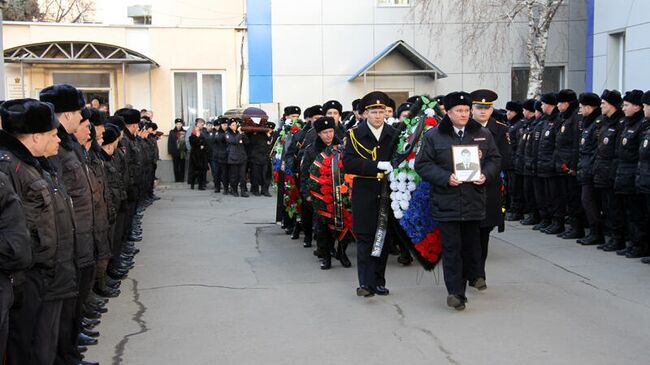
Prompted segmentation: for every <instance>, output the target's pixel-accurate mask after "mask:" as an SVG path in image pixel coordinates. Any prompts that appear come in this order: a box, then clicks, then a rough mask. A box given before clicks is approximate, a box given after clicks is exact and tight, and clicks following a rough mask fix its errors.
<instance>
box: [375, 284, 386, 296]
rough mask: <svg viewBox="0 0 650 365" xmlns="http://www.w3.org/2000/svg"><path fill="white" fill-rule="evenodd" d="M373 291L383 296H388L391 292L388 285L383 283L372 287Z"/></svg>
mask: <svg viewBox="0 0 650 365" xmlns="http://www.w3.org/2000/svg"><path fill="white" fill-rule="evenodd" d="M372 291H374V292H375V294H377V295H381V296H386V295H388V294H390V291H389V290H388V289H386V287H385V286H383V285H377V286H376V287H374V288H372Z"/></svg>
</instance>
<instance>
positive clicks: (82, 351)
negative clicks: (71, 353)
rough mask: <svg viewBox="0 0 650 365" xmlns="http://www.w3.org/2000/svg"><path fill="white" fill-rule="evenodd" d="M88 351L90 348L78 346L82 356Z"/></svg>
mask: <svg viewBox="0 0 650 365" xmlns="http://www.w3.org/2000/svg"><path fill="white" fill-rule="evenodd" d="M86 351H88V347H86V346H77V352H79V353H80V354H83V353H84V352H86Z"/></svg>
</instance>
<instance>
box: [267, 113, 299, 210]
mask: <svg viewBox="0 0 650 365" xmlns="http://www.w3.org/2000/svg"><path fill="white" fill-rule="evenodd" d="M301 128H302V122H301V120H300V119H298V118H294V119H293V120H287V121H285V124H284V127H283V128H282V130H281V131H280V135H279V136H278V140H277V141H276V143H275V145H274V146H273V152H274V156H273V180H274V181H275V184H276V186H277V184H278V181H279V180H280V173H284V189H283V190H282V191H283V194H284V195H283V196H282V202H283V204H284V210H285V211H286V212H287V215H288V216H289V217H290V218H296V219H300V212H301V208H300V202H301V199H300V191H299V189H298V186H297V185H296V180H295V177H294V176H293V171H291V169H290V167H289V166H287V165H285V166H284V172H282V154H283V152H284V143H285V141H286V139H287V137H289V136H291V135H294V134H296V133H297V132H298V131H299V130H300V129H301Z"/></svg>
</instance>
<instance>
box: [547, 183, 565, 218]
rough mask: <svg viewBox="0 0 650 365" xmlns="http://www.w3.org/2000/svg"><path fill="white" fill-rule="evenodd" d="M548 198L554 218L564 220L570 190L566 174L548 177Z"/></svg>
mask: <svg viewBox="0 0 650 365" xmlns="http://www.w3.org/2000/svg"><path fill="white" fill-rule="evenodd" d="M544 187H545V190H546V198H547V200H548V201H549V202H550V205H549V207H550V213H551V214H550V215H551V217H552V218H553V219H555V220H558V221H561V222H564V217H566V214H567V209H566V208H567V201H568V199H569V198H568V194H569V193H568V191H567V184H566V181H565V177H564V176H552V177H549V178H546V184H545V185H544Z"/></svg>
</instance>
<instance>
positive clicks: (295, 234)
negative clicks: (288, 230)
mask: <svg viewBox="0 0 650 365" xmlns="http://www.w3.org/2000/svg"><path fill="white" fill-rule="evenodd" d="M300 231H301V227H300V223H298V222H296V224H295V225H294V227H293V233H292V234H291V239H292V240H297V239H299V238H300Z"/></svg>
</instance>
